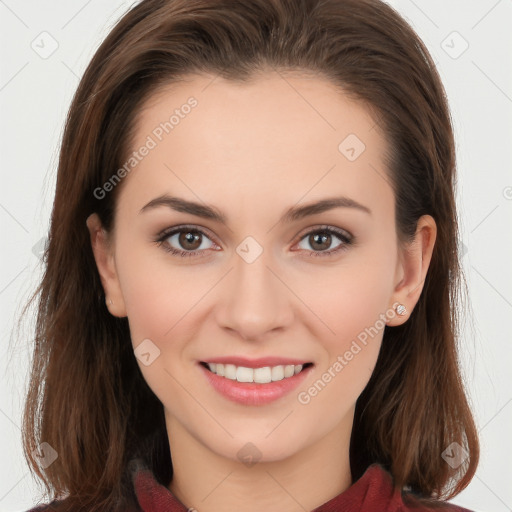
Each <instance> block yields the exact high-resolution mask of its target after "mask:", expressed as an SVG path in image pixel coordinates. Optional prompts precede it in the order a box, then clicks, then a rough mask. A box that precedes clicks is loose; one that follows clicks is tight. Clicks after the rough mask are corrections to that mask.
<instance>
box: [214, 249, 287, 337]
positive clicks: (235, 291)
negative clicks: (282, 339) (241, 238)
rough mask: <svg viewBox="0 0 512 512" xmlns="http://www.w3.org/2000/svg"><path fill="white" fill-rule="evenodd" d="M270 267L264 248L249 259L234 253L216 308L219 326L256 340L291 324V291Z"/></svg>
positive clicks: (277, 272) (271, 265)
mask: <svg viewBox="0 0 512 512" xmlns="http://www.w3.org/2000/svg"><path fill="white" fill-rule="evenodd" d="M273 267H276V265H273V264H272V262H270V261H268V259H267V257H266V252H265V251H263V253H262V254H261V255H260V256H259V257H258V258H257V259H256V260H255V261H253V262H252V263H248V262H246V261H245V260H244V259H243V258H241V257H239V256H238V255H237V254H235V255H234V268H233V270H232V271H231V272H230V273H229V275H228V276H226V277H227V279H226V282H225V284H224V288H223V291H222V294H223V295H222V299H221V301H220V304H219V307H218V308H217V315H216V318H217V322H218V325H220V327H221V328H223V329H226V330H228V331H231V332H234V333H237V334H238V335H239V336H240V337H241V338H243V339H244V340H254V341H258V340H261V339H264V338H266V337H267V335H268V333H271V332H272V331H282V330H285V329H286V328H287V327H289V326H290V325H291V324H292V322H293V318H294V314H293V302H292V298H293V293H292V292H291V291H290V290H289V288H288V287H287V286H286V284H285V282H286V280H285V279H283V277H282V276H280V275H279V274H280V272H279V271H278V270H276V269H275V268H273ZM283 281H284V282H283Z"/></svg>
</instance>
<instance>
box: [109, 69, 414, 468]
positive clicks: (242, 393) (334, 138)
mask: <svg viewBox="0 0 512 512" xmlns="http://www.w3.org/2000/svg"><path fill="white" fill-rule="evenodd" d="M191 98H192V99H191ZM173 115H174V117H173V118H171V116H173ZM166 123H167V124H166ZM143 147H146V150H144V149H141V148H143ZM132 150H133V151H136V152H137V155H135V156H134V158H136V159H137V163H136V165H135V166H133V168H131V169H130V171H129V172H128V173H127V175H126V176H125V177H124V178H123V183H122V189H121V190H120V196H119V200H118V204H117V210H116V217H115V223H116V226H115V231H114V232H113V234H112V236H113V238H112V241H113V242H114V243H113V245H112V259H111V260H109V261H111V267H109V268H111V270H112V273H111V274H109V275H108V276H107V273H105V272H104V273H103V274H102V277H103V282H104V286H105V288H106V294H107V298H110V299H112V300H113V305H112V306H109V308H110V311H111V313H112V314H114V315H117V316H127V317H128V320H129V325H130V331H131V337H132V343H133V347H134V349H135V354H136V356H137V361H138V364H139V367H140V369H141V371H142V374H143V375H144V378H145V379H146V381H147V383H148V385H149V386H150V387H151V389H152V390H153V392H154V393H155V394H156V396H157V397H158V398H159V399H160V400H161V402H162V403H163V405H164V408H165V413H166V421H167V427H168V429H169V430H170V435H171V436H172V433H173V429H174V430H175V431H176V432H178V430H179V431H181V432H186V433H187V434H188V435H190V436H192V437H193V438H195V439H196V440H197V441H199V442H200V443H201V444H202V445H203V446H205V447H207V448H208V449H210V450H211V451H212V452H215V453H217V454H218V455H222V456H225V457H229V458H231V459H234V460H235V459H237V458H240V452H239V451H240V450H241V448H243V447H246V448H244V449H248V448H247V446H251V445H247V443H252V445H254V446H255V447H256V448H257V450H258V452H259V454H258V457H261V460H268V461H270V460H277V459H282V458H285V457H287V456H290V455H292V454H295V453H297V452H299V451H301V450H305V449H307V448H308V447H310V446H312V445H313V444H314V443H315V442H317V441H319V440H320V439H322V438H324V437H325V436H327V435H328V434H330V433H338V432H345V433H346V432H350V428H351V425H352V420H353V412H354V406H355V402H356V400H357V398H358V396H359V395H360V393H361V392H362V390H363V389H364V387H365V386H366V384H367V382H368V380H369V378H370V376H371V374H372V371H373V369H374V366H375V363H376V360H377V356H378V353H379V348H380V345H381V339H382V334H383V329H384V325H385V323H386V322H387V320H389V321H388V322H387V323H388V324H390V325H396V324H397V323H400V322H401V321H405V320H402V319H401V318H399V317H396V315H395V314H394V312H393V310H392V307H393V304H394V303H396V302H397V300H400V299H401V298H402V299H403V296H401V297H400V296H399V294H400V293H401V292H400V283H401V280H402V278H403V277H404V270H403V265H402V263H401V261H402V260H401V257H400V254H401V253H400V250H399V248H398V243H397V235H396V232H395V221H394V216H395V210H394V195H393V191H392V189H391V186H390V184H389V182H388V178H387V174H386V169H385V167H384V163H383V155H384V153H385V151H386V144H385V141H384V139H383V138H382V136H381V135H380V132H379V126H378V125H376V124H375V121H374V120H373V119H372V118H371V117H370V115H369V113H368V111H367V110H366V109H365V108H364V107H363V106H361V104H358V103H355V102H353V101H350V100H349V99H348V98H347V97H345V96H344V95H342V94H341V93H340V91H339V90H337V89H335V87H334V86H333V85H331V84H330V83H329V82H327V81H324V80H322V79H319V78H316V77H310V76H306V75H299V74H298V73H296V74H291V73H289V74H286V75H285V74H282V75H281V76H280V75H279V74H277V73H270V72H269V73H267V74H264V75H261V76H259V77H258V78H255V79H254V80H253V81H251V82H250V83H245V84H240V83H233V82H229V81H225V80H223V79H221V78H218V77H217V78H215V79H214V77H212V76H206V75H200V76H194V77H190V80H189V81H186V82H182V83H180V84H177V85H176V84H175V85H173V86H171V87H167V88H166V89H165V90H163V91H161V92H160V93H159V94H158V95H157V96H153V97H152V98H151V101H150V102H149V103H147V104H146V106H145V109H144V110H142V111H141V115H140V117H139V120H138V124H137V131H136V137H135V140H134V143H133V147H132ZM131 162H132V164H130V165H133V162H134V160H133V161H131ZM130 165H129V166H127V168H129V167H130ZM114 171H115V170H114ZM110 193H111V192H110ZM162 196H168V197H172V198H176V199H174V203H173V202H171V201H169V202H168V204H165V201H160V202H156V203H153V205H152V202H153V201H154V200H155V199H156V198H162ZM326 200H333V201H334V202H337V204H334V202H333V204H331V205H330V206H329V205H327V206H328V207H326V208H324V207H322V206H319V207H313V206H312V205H314V204H317V203H318V204H320V205H322V204H323V203H322V202H323V201H326ZM192 203H194V206H192ZM173 205H174V207H173ZM333 205H334V207H333ZM290 212H295V213H294V214H290ZM214 214H215V215H214ZM221 218H222V219H223V220H220V219H221ZM179 228H180V229H181V231H180V232H178V229H179ZM171 230H176V231H177V232H175V233H169V232H170V231H171ZM326 230H327V231H326ZM159 239H162V240H164V241H163V243H158V240H159ZM170 250H171V251H174V252H175V253H173V252H170ZM235 357H238V358H245V359H247V360H249V362H246V365H245V368H250V366H253V367H257V368H260V367H270V368H271V369H270V370H260V371H258V372H253V371H251V369H244V368H242V369H241V370H237V368H236V366H244V365H243V364H240V362H239V364H236V365H235V368H234V370H233V368H231V367H230V368H229V369H228V368H227V367H224V371H225V372H228V373H229V372H231V371H233V372H234V373H233V374H231V373H229V375H231V376H233V375H235V379H240V380H244V379H245V378H247V377H248V376H249V377H251V376H254V374H255V373H257V374H258V379H260V378H261V379H262V380H265V379H267V380H268V379H269V378H275V379H278V378H279V377H282V375H283V374H284V372H285V371H288V372H289V371H290V370H289V369H288V370H286V368H283V369H279V368H278V369H275V368H274V369H272V368H273V367H279V366H290V363H292V364H294V363H298V362H304V363H312V365H310V366H308V367H306V368H305V369H304V370H303V372H301V373H299V374H297V376H296V377H292V378H290V377H287V378H283V379H282V380H280V381H278V383H277V384H272V383H269V384H261V383H253V384H248V383H239V384H237V383H236V382H238V381H237V380H233V379H230V378H228V377H226V376H224V377H222V376H215V375H213V374H212V373H211V372H210V370H208V369H206V368H205V366H204V365H203V364H201V363H204V362H211V361H217V362H222V361H224V362H225V363H226V364H227V363H228V362H229V363H233V362H235V363H236V361H234V360H233V359H231V361H229V358H235ZM259 358H272V359H273V361H267V362H258V361H254V360H256V359H259ZM242 362H243V361H242ZM251 363H253V364H251ZM280 363H282V364H280ZM217 368H219V367H217ZM220 368H222V367H220ZM219 371H220V373H222V369H220V370H219ZM293 371H294V370H293ZM237 372H238V373H237ZM287 375H289V374H287ZM288 379H290V380H288ZM212 382H215V383H217V384H218V385H214V384H212ZM258 386H261V387H258ZM251 449H254V448H251ZM242 453H243V452H242Z"/></svg>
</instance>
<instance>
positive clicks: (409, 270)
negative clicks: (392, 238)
mask: <svg viewBox="0 0 512 512" xmlns="http://www.w3.org/2000/svg"><path fill="white" fill-rule="evenodd" d="M436 235H437V226H436V222H435V220H434V219H433V217H431V216H430V215H423V216H422V217H420V219H419V220H418V224H417V227H416V233H415V235H414V240H413V241H412V242H410V243H408V244H406V245H405V246H403V247H401V248H400V250H399V258H398V263H397V268H396V273H395V276H396V278H395V282H396V285H395V289H394V292H393V295H392V297H391V303H390V304H389V307H390V308H391V309H392V310H393V311H395V313H396V309H395V306H397V305H398V304H403V305H404V306H405V307H406V312H405V314H404V315H398V314H395V316H394V317H393V318H391V319H390V320H388V322H387V325H390V326H395V325H401V324H403V323H405V322H406V321H407V319H408V318H409V316H410V314H411V312H412V310H413V309H414V307H415V306H416V304H417V302H418V300H419V298H420V295H421V292H422V290H423V285H424V284H425V278H426V275H427V271H428V267H429V265H430V261H431V259H432V253H433V251H434V244H435V241H436Z"/></svg>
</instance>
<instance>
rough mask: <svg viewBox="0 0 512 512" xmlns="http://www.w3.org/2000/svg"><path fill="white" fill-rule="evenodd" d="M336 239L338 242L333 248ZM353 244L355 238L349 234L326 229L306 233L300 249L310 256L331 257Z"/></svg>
mask: <svg viewBox="0 0 512 512" xmlns="http://www.w3.org/2000/svg"><path fill="white" fill-rule="evenodd" d="M336 239H337V240H338V242H337V243H336V245H334V246H333V244H334V243H335V242H336ZM304 242H305V243H304ZM352 243H353V236H352V235H350V234H349V233H348V232H345V231H342V230H338V229H335V228H331V227H325V228H321V229H316V230H315V231H310V232H309V233H306V234H305V235H304V236H303V237H302V239H301V242H300V243H299V248H300V249H304V250H306V251H307V252H309V253H310V254H309V255H310V256H330V255H334V254H336V253H338V252H339V251H342V250H346V249H347V248H348V247H349V246H350V245H351V244H352ZM301 244H302V246H301ZM308 246H309V247H308Z"/></svg>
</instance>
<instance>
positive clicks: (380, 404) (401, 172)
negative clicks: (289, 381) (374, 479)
mask: <svg viewBox="0 0 512 512" xmlns="http://www.w3.org/2000/svg"><path fill="white" fill-rule="evenodd" d="M266 69H276V70H287V69H290V70H297V69H298V70H305V71H312V72H314V73H316V74H317V76H319V77H322V78H325V79H326V80H330V81H331V82H332V83H334V84H337V85H338V86H339V87H340V91H342V92H343V93H345V94H348V95H350V96H351V97H353V98H354V99H357V100H358V101H361V102H362V103H363V104H364V105H365V106H366V107H367V108H368V109H369V110H370V111H371V113H372V115H374V116H375V119H376V121H377V123H378V124H377V127H376V129H379V130H381V132H382V134H383V136H384V137H385V138H386V140H387V141H388V143H389V147H390V148H391V149H390V152H389V154H388V155H386V159H387V160H386V163H387V171H388V175H389V179H390V182H391V184H392V186H393V188H394V192H395V198H396V199H395V200H396V226H397V233H398V235H399V238H400V240H404V241H407V240H411V237H412V236H413V235H414V233H415V228H416V223H417V220H418V219H419V217H420V216H421V215H423V214H429V215H432V216H433V217H434V219H435V221H436V223H437V240H436V244H435V248H434V253H433V257H432V260H431V264H430V268H429V270H428V274H427V277H426V281H425V284H424V289H423V291H422V294H421V296H420V299H419V302H418V304H417V306H416V307H415V308H414V310H413V312H412V314H411V316H410V318H409V320H408V321H407V322H406V323H405V324H403V325H402V326H400V327H391V328H390V327H386V329H385V332H384V338H383V342H382V348H381V350H380V354H379V358H378V361H377V365H376V368H375V370H374V373H373V375H372V377H371V379H370V382H369V383H368V385H367V387H366V388H365V389H364V391H363V393H362V394H361V396H360V397H359V399H358V401H357V404H356V414H355V420H354V427H353V432H352V438H351V446H350V461H351V469H352V477H353V479H354V480H355V479H357V478H359V477H360V476H361V475H362V473H363V472H364V470H365V469H366V468H367V467H368V466H369V465H370V464H372V463H375V462H377V463H380V464H382V465H383V466H384V467H385V468H386V469H388V470H389V471H390V472H391V474H392V475H393V478H394V483H395V485H396V486H398V487H399V488H400V489H409V490H411V491H413V492H414V493H416V494H417V495H419V496H421V497H423V498H424V499H425V502H430V500H428V498H451V497H453V496H455V495H456V494H458V493H459V492H460V491H461V490H462V489H464V488H465V487H466V486H467V485H468V483H469V482H470V480H471V478H472V477H473V475H474V473H475V471H476V466H477V464H478V458H479V443H478V438H477V432H476V428H475V424H474V420H473V417H472V414H471V410H470V408H469V406H468V401H467V398H466V395H465V392H464V388H463V383H462V378H461V374H460V369H459V366H458V355H457V340H458V339H459V338H458V336H459V330H460V329H459V314H460V311H459V308H460V306H461V303H460V297H461V291H462V290H464V289H465V288H464V280H463V276H462V273H461V268H460V266H459V260H458V226H457V217H456V207H455V199H454V186H455V167H456V166H455V150H454V137H453V131H452V125H451V119H450V114H449V108H448V102H447V99H446V95H445V92H444V88H443V86H442V83H441V80H440V77H439V74H438V72H437V70H436V68H435V65H434V63H433V61H432V58H431V56H430V55H429V52H428V50H427V48H426V47H425V46H424V44H423V43H422V41H421V40H420V39H419V37H418V36H417V34H416V33H415V32H414V31H413V30H412V28H411V27H410V26H409V25H408V24H407V23H406V22H405V21H404V20H403V19H402V17H401V16H400V15H399V14H398V13H397V12H396V11H395V10H394V9H393V8H391V7H390V6H389V5H387V4H385V3H384V2H382V1H379V0H143V1H141V2H140V3H138V4H137V5H136V6H135V7H134V8H133V9H131V10H130V11H129V12H127V13H126V14H125V15H124V16H123V17H122V19H121V20H120V21H119V22H118V23H117V25H116V26H115V27H114V29H113V30H112V31H111V32H110V34H109V35H108V37H107V38H106V39H105V41H104V42H103V43H102V45H101V46H100V47H99V49H98V50H97V52H96V54H95V55H94V57H93V59H92V61H91V62H90V64H89V66H88V68H87V70H86V72H85V74H84V76H83V77H82V79H81V81H80V84H79V87H78V89H77V91H76V94H75V96H74V98H73V102H72V104H71V107H70V110H69V113H68V117H67V120H66V125H65V131H64V135H63V140H62V146H61V151H60V157H59V164H58V176H57V185H56V193H55V201H54V205H53V211H52V215H51V226H50V231H49V235H48V244H47V248H46V250H45V253H44V257H43V263H44V276H43V279H42V282H41V283H40V285H39V287H38V289H37V291H36V292H35V293H34V295H33V296H32V298H31V300H30V302H29V304H27V306H26V308H28V306H29V305H30V303H32V301H33V300H34V299H35V298H36V297H39V301H38V311H37V313H38V314H37V324H36V333H35V341H34V346H33V359H32V368H31V375H30V383H29V388H28V393H27V399H26V405H25V410H24V415H23V445H24V452H25V456H26V459H27V461H28V463H29V465H30V467H31V469H32V470H33V471H34V472H35V475H36V476H37V477H39V478H40V479H42V481H43V482H44V485H45V487H46V490H47V493H48V494H49V496H51V497H52V499H53V498H58V497H64V496H67V497H68V498H67V500H65V502H64V504H65V507H63V510H75V509H80V510H82V508H79V507H83V509H84V510H93V511H99V510H109V511H121V510H123V508H124V507H126V506H127V504H128V503H129V501H130V500H131V499H133V495H132V494H131V492H132V491H131V490H130V481H129V477H128V473H127V465H128V462H129V460H130V459H132V458H134V457H136V456H143V457H144V458H145V459H146V460H147V461H148V463H149V465H150V469H151V470H152V471H153V472H154V474H155V476H156V478H157V480H159V481H160V482H161V483H163V484H164V485H168V483H169V482H170V480H171V478H172V464H171V458H170V451H169V444H168V437H167V432H166V427H165V422H164V415H163V406H162V404H161V403H160V402H159V400H158V399H157V398H156V396H155V395H154V394H153V392H152V391H151V390H150V388H149V387H148V386H147V384H146V382H145V381H144V379H143V377H142V374H141V372H140V370H139V367H138V365H137V364H136V360H135V356H134V354H133V348H132V345H131V341H130V331H129V326H128V321H127V319H126V318H116V317H113V316H112V315H110V313H109V312H108V310H107V308H106V306H105V296H104V292H103V288H102V285H101V281H100V278H99V274H98V271H97V268H96V264H95V260H94V258H93V253H92V249H91V243H90V238H89V232H88V230H87V227H86V223H85V221H86V219H87V217H88V216H89V215H90V214H91V213H93V212H97V213H98V215H99V217H100V219H101V221H102V223H103V226H104V228H105V229H106V230H107V231H108V230H111V229H112V227H113V223H114V214H115V206H116V201H117V197H118V195H119V191H120V189H121V186H118V187H115V189H114V190H113V191H112V192H110V193H108V194H106V196H105V197H103V198H101V199H99V198H98V197H97V194H95V193H94V191H95V190H97V189H98V187H102V185H103V184H104V183H106V182H107V181H108V180H109V179H110V178H111V177H112V175H113V174H114V173H115V171H116V170H117V169H119V168H120V167H121V166H122V165H123V162H125V161H126V157H127V155H128V153H129V151H130V143H131V141H132V137H133V133H134V127H135V124H136V120H137V113H138V112H139V110H140V107H141V105H142V104H143V103H144V101H145V100H147V99H148V98H149V97H150V95H151V94H153V93H154V92H155V91H156V90H157V89H158V88H159V87H160V86H163V85H166V84H169V83H172V82H173V81H175V80H179V79H180V78H181V77H184V76H186V75H187V74H189V73H202V72H205V73H206V72H207V73H213V74H218V75H220V76H222V77H223V78H226V79H230V80H238V81H247V80H250V79H251V78H252V77H253V76H254V73H255V72H256V71H260V70H266ZM121 185H122V183H121ZM26 308H25V309H26ZM24 311H25V310H24ZM43 442H46V443H48V444H49V445H50V446H51V447H52V448H53V449H54V450H55V451H56V452H57V454H58V458H57V460H56V461H55V462H54V463H53V464H51V465H50V466H49V467H47V468H41V467H40V466H39V465H38V464H37V460H36V458H35V457H34V456H33V451H34V450H37V449H38V446H39V445H40V444H41V443H43ZM454 442H455V443H458V444H459V445H460V446H462V447H463V448H464V449H465V450H466V451H467V452H468V454H469V457H468V458H467V459H466V460H465V461H464V463H463V464H461V465H460V466H459V467H458V468H456V469H452V468H451V467H450V465H448V464H447V463H446V462H445V460H444V459H443V458H442V453H443V451H444V450H445V449H446V448H447V447H448V446H449V445H450V444H451V443H454Z"/></svg>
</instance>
